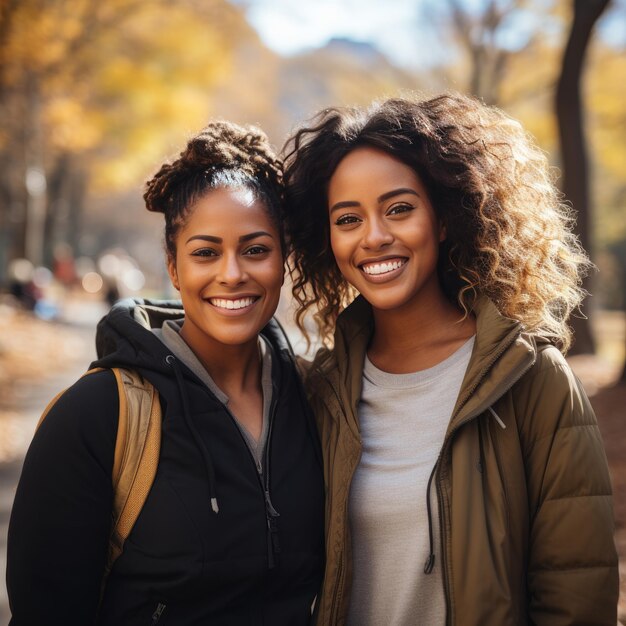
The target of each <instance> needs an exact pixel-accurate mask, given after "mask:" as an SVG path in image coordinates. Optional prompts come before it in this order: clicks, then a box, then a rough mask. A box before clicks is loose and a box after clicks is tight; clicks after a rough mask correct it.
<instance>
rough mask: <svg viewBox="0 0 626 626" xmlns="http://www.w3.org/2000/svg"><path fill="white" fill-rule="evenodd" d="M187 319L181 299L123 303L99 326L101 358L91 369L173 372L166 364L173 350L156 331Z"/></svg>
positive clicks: (134, 299)
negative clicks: (166, 324)
mask: <svg viewBox="0 0 626 626" xmlns="http://www.w3.org/2000/svg"><path fill="white" fill-rule="evenodd" d="M184 316H185V311H184V310H183V306H182V302H181V301H180V300H147V299H143V298H126V299H125V300H120V301H119V302H117V303H116V304H115V305H114V306H113V308H112V309H111V310H110V311H109V313H108V314H107V315H105V316H104V317H103V318H102V319H101V320H100V322H99V323H98V328H97V331H96V353H97V355H98V359H97V360H96V361H94V362H93V363H92V364H91V367H104V368H111V367H127V368H133V369H141V370H156V371H158V372H161V373H166V372H168V371H170V367H169V366H168V365H167V363H166V362H165V359H166V358H167V356H168V354H169V350H168V349H167V346H165V345H164V344H163V343H162V342H161V340H160V339H159V338H158V337H157V336H156V335H155V334H154V333H153V332H152V329H156V328H161V327H162V326H163V324H164V323H165V322H166V321H167V320H176V319H180V318H182V317H184Z"/></svg>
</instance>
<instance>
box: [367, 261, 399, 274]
mask: <svg viewBox="0 0 626 626" xmlns="http://www.w3.org/2000/svg"><path fill="white" fill-rule="evenodd" d="M405 263H406V261H389V262H388V263H368V264H367V265H363V271H364V272H365V273H366V274H370V275H377V274H386V273H387V272H392V271H393V270H397V269H398V268H399V267H402V266H403V265H404V264H405Z"/></svg>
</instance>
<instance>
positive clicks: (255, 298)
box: [204, 293, 261, 317]
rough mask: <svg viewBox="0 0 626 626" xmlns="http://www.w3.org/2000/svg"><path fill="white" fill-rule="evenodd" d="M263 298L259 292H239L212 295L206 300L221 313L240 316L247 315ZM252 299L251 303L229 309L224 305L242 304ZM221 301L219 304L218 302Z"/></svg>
mask: <svg viewBox="0 0 626 626" xmlns="http://www.w3.org/2000/svg"><path fill="white" fill-rule="evenodd" d="M260 299H261V296H259V295H258V294H247V293H246V294H237V295H236V296H233V295H229V296H211V297H209V298H205V299H204V300H205V302H206V303H207V304H209V305H210V306H211V308H212V309H213V310H214V311H216V312H217V313H219V314H220V315H226V316H228V317H238V316H240V315H246V314H247V313H249V312H250V311H251V310H252V309H254V308H255V307H256V304H257V303H258V302H259V300H260ZM246 300H251V302H250V304H247V305H244V306H239V307H238V308H232V309H229V308H227V307H226V306H223V304H224V303H228V302H233V303H237V304H241V302H242V301H246ZM218 302H219V304H218ZM221 305H222V306H221Z"/></svg>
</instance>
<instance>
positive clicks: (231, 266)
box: [217, 254, 248, 286]
mask: <svg viewBox="0 0 626 626" xmlns="http://www.w3.org/2000/svg"><path fill="white" fill-rule="evenodd" d="M247 279H248V275H247V273H246V271H245V269H244V268H243V267H242V263H241V259H240V257H239V256H238V255H237V254H224V255H223V256H222V258H221V260H220V266H219V271H218V275H217V280H218V282H219V283H221V284H222V285H228V286H236V285H240V284H242V283H245V282H246V280H247Z"/></svg>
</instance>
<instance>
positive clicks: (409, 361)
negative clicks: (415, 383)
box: [368, 290, 476, 373]
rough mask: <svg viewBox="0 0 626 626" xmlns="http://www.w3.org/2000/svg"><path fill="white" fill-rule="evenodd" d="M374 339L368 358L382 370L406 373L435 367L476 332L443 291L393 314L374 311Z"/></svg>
mask: <svg viewBox="0 0 626 626" xmlns="http://www.w3.org/2000/svg"><path fill="white" fill-rule="evenodd" d="M373 315H374V335H373V337H372V341H371V343H370V346H369V349H368V357H369V358H370V360H371V361H372V362H373V363H374V365H376V366H377V367H379V368H380V369H382V370H384V371H387V372H391V373H406V372H414V371H419V370H421V369H426V368H428V367H432V366H434V365H436V364H437V363H440V362H441V361H442V360H444V359H445V358H447V357H448V356H450V355H451V354H452V353H453V352H455V351H456V350H457V349H458V348H459V347H460V346H461V345H463V343H465V341H467V339H469V338H470V337H471V336H472V335H473V334H474V333H475V332H476V324H475V319H474V318H473V317H472V316H468V317H466V318H464V315H463V311H461V310H460V309H459V308H458V307H456V306H455V305H454V304H452V303H451V302H450V301H449V300H448V299H447V298H446V296H445V295H444V294H443V293H442V292H441V290H435V291H434V292H433V294H431V295H430V297H428V298H426V297H422V298H419V299H416V300H415V301H413V302H410V303H407V305H405V306H403V307H398V308H395V309H392V310H381V309H374V310H373Z"/></svg>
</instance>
